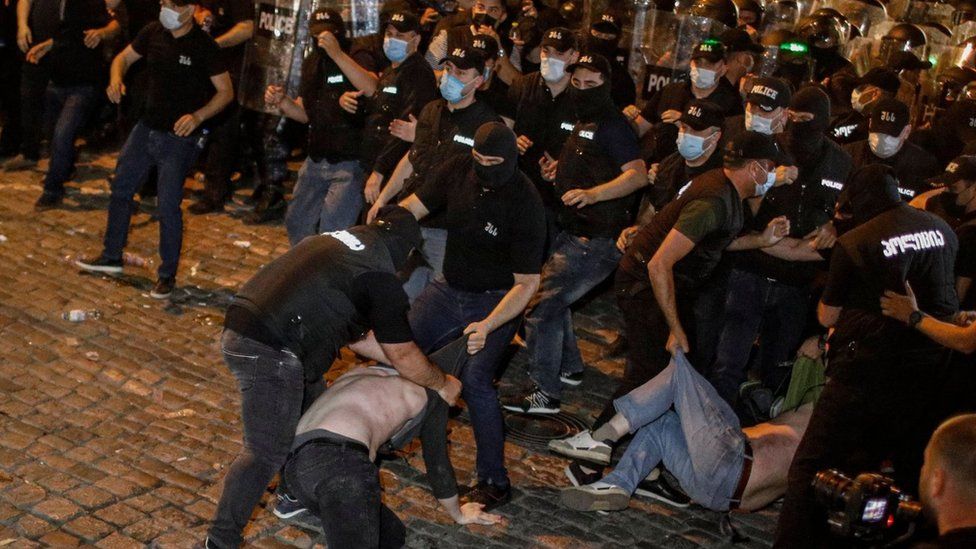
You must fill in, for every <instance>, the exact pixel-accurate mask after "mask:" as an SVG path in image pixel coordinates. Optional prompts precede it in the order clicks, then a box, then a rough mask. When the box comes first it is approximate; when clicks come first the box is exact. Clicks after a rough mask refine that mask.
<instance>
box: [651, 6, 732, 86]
mask: <svg viewBox="0 0 976 549" xmlns="http://www.w3.org/2000/svg"><path fill="white" fill-rule="evenodd" d="M645 22H646V24H645V27H644V34H643V38H642V41H641V45H640V53H641V57H642V58H643V60H644V64H645V67H644V75H643V79H642V82H643V86H642V87H641V93H642V94H643V97H645V98H646V97H650V96H651V95H653V94H654V93H655V92H657V91H658V90H660V89H661V88H663V87H664V86H666V85H667V84H668V83H670V82H672V81H676V80H685V79H687V77H688V71H689V66H690V64H691V54H692V50H694V49H695V46H697V45H698V44H699V43H701V42H702V41H703V40H706V39H708V38H717V37H719V36H721V34H722V33H723V32H725V31H726V30H728V27H726V26H725V25H723V24H722V23H719V22H718V21H715V20H714V19H708V18H706V17H697V16H693V15H687V14H675V13H671V12H666V11H659V10H648V11H647V12H646V19H645Z"/></svg>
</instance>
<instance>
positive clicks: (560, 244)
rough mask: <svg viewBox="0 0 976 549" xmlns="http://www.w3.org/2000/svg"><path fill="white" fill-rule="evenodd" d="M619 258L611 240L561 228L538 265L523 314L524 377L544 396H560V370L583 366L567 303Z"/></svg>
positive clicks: (567, 371)
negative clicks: (533, 291) (536, 280)
mask: <svg viewBox="0 0 976 549" xmlns="http://www.w3.org/2000/svg"><path fill="white" fill-rule="evenodd" d="M619 261H620V251H619V250H617V246H616V243H615V241H614V240H613V239H610V238H584V237H579V236H573V235H571V234H569V233H566V232H563V233H560V234H559V236H557V237H556V241H555V245H554V247H553V252H552V255H550V256H549V259H548V260H547V261H546V263H545V265H543V266H542V280H541V281H540V283H539V291H538V292H537V293H536V294H535V297H534V298H533V299H532V304H531V305H529V312H528V313H527V314H526V317H525V335H526V344H527V345H528V351H529V377H530V378H531V379H532V381H533V382H535V384H536V386H538V387H539V389H541V390H542V392H544V393H545V394H546V395H548V396H551V397H553V398H559V397H560V394H561V393H562V382H560V381H559V374H560V373H564V374H575V373H577V372H582V371H583V368H584V367H585V365H584V364H583V357H582V356H580V352H579V347H577V346H576V335H575V334H574V333H573V312H572V311H571V310H570V306H571V305H572V304H573V303H575V302H576V301H577V300H579V299H580V298H582V297H583V296H584V295H586V294H587V292H589V291H590V290H592V289H593V288H594V287H596V285H597V284H599V283H601V282H603V281H604V280H605V279H606V278H607V277H608V276H610V274H611V273H613V270H614V269H616V268H617V263H618V262H619Z"/></svg>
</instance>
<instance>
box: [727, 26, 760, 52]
mask: <svg viewBox="0 0 976 549" xmlns="http://www.w3.org/2000/svg"><path fill="white" fill-rule="evenodd" d="M722 44H723V45H724V46H725V51H726V53H736V52H740V51H747V52H749V53H762V52H763V47H762V46H761V45H760V44H757V43H756V42H755V41H753V39H752V38H751V37H750V36H749V33H748V32H746V31H744V30H742V29H738V28H737V29H729V30H727V31H725V32H723V33H722Z"/></svg>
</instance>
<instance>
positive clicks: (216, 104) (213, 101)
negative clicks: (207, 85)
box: [193, 72, 234, 121]
mask: <svg viewBox="0 0 976 549" xmlns="http://www.w3.org/2000/svg"><path fill="white" fill-rule="evenodd" d="M210 82H211V83H212V84H213V87H214V88H215V89H216V90H217V93H215V94H214V95H213V97H211V98H210V101H208V102H207V104H206V105H204V106H202V107H200V108H199V109H197V110H196V112H194V113H193V115H194V116H196V117H197V118H199V119H200V121H204V120H208V119H210V118H212V117H213V116H214V115H216V114H217V113H219V112H220V111H222V110H224V107H226V106H227V105H228V104H230V102H231V101H233V100H234V85H233V84H232V83H231V81H230V74H228V73H226V72H222V73H220V74H218V75H216V76H211V77H210Z"/></svg>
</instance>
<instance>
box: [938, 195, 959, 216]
mask: <svg viewBox="0 0 976 549" xmlns="http://www.w3.org/2000/svg"><path fill="white" fill-rule="evenodd" d="M938 198H939V202H940V203H941V205H942V209H944V210H945V211H946V213H947V214H949V215H950V216H952V217H955V218H956V219H959V218H961V217H963V216H964V215H966V205H965V204H963V205H961V206H960V205H959V204H957V203H956V200H958V199H959V193H956V192H952V191H950V190H949V189H946V190H944V191H942V194H940V195H939V197H938Z"/></svg>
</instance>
